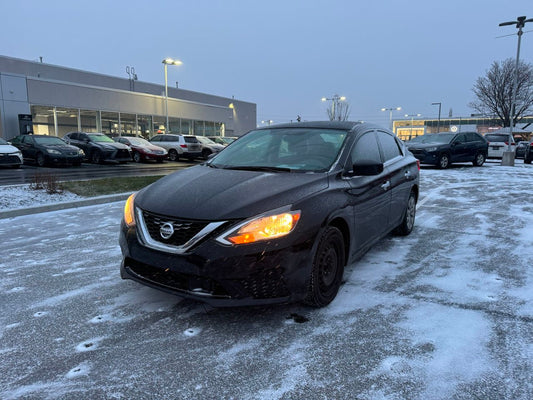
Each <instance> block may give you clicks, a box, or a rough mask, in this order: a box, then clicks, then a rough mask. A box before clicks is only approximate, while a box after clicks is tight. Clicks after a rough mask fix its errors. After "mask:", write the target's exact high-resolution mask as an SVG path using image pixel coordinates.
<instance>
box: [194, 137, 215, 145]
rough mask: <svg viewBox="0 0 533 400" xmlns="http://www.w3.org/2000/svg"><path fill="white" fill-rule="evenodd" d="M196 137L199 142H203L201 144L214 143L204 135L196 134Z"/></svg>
mask: <svg viewBox="0 0 533 400" xmlns="http://www.w3.org/2000/svg"><path fill="white" fill-rule="evenodd" d="M196 138H197V139H198V141H199V142H200V143H203V144H216V143H215V142H213V141H212V140H211V139H209V138H206V137H205V136H197V137H196Z"/></svg>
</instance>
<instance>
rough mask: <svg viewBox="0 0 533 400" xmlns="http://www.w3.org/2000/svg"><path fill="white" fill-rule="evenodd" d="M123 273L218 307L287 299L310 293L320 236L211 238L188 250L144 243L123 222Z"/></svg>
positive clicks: (295, 299) (157, 287) (131, 277)
mask: <svg viewBox="0 0 533 400" xmlns="http://www.w3.org/2000/svg"><path fill="white" fill-rule="evenodd" d="M119 242H120V247H121V250H122V254H123V260H122V264H121V267H120V273H121V277H122V278H124V279H132V280H135V281H137V282H140V283H142V284H145V285H147V286H150V287H153V288H156V289H159V290H162V291H165V292H169V293H173V294H175V295H178V296H180V297H183V298H189V299H194V300H198V301H202V302H205V303H208V304H210V305H212V306H215V307H231V306H250V305H263V304H272V303H287V302H293V301H298V300H302V299H303V298H304V297H305V294H306V289H307V284H308V279H309V276H310V270H311V265H312V260H311V254H312V246H313V242H314V240H313V239H312V238H308V239H306V240H302V238H300V240H298V244H295V243H294V242H293V241H292V240H289V239H287V238H284V239H283V238H282V239H277V240H275V241H272V242H263V243H261V244H253V245H242V246H224V245H222V244H219V243H218V242H216V241H215V240H214V239H212V238H211V239H207V240H206V241H204V242H203V243H201V244H199V245H197V246H196V247H194V248H193V249H192V250H191V251H190V252H188V253H186V254H170V253H166V252H162V251H158V250H154V249H151V248H148V247H145V246H143V245H142V244H141V243H140V242H139V240H138V238H137V235H136V233H135V230H134V229H127V228H126V227H125V225H124V223H122V229H121V233H120V239H119Z"/></svg>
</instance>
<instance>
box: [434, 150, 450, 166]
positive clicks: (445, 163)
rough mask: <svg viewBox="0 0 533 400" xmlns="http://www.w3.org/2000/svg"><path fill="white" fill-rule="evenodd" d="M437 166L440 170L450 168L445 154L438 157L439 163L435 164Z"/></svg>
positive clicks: (448, 157)
mask: <svg viewBox="0 0 533 400" xmlns="http://www.w3.org/2000/svg"><path fill="white" fill-rule="evenodd" d="M437 166H438V167H439V168H440V169H446V168H448V167H449V166H450V156H448V154H446V153H444V154H441V155H440V157H439V161H438V163H437Z"/></svg>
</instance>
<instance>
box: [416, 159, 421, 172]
mask: <svg viewBox="0 0 533 400" xmlns="http://www.w3.org/2000/svg"><path fill="white" fill-rule="evenodd" d="M416 166H417V167H418V170H419V171H420V160H416Z"/></svg>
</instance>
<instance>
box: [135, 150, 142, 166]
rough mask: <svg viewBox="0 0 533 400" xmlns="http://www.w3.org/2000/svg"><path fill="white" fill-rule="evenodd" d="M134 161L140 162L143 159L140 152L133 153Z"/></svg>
mask: <svg viewBox="0 0 533 400" xmlns="http://www.w3.org/2000/svg"><path fill="white" fill-rule="evenodd" d="M133 161H135V162H136V163H140V162H141V161H142V158H141V155H140V154H139V152H137V151H135V152H134V153H133Z"/></svg>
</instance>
